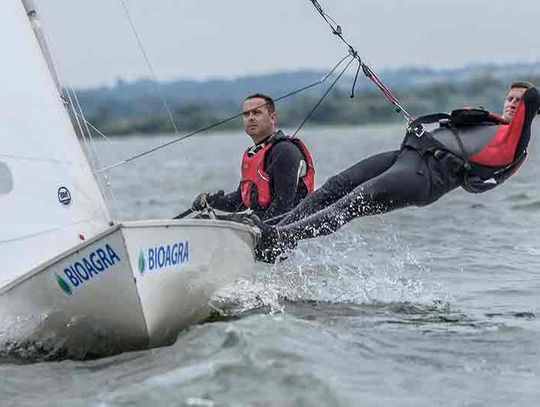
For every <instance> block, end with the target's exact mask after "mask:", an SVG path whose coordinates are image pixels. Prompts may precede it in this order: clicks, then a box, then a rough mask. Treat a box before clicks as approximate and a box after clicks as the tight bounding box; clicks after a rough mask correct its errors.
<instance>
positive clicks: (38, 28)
mask: <svg viewBox="0 0 540 407" xmlns="http://www.w3.org/2000/svg"><path fill="white" fill-rule="evenodd" d="M22 2H23V5H24V8H25V10H26V15H27V16H28V19H29V20H30V23H31V24H32V28H33V29H34V34H36V38H37V40H38V43H39V47H40V48H41V52H42V53H43V57H44V58H45V62H46V63H47V67H48V68H49V72H50V74H51V77H52V79H53V81H54V84H55V85H56V89H58V93H60V95H62V87H61V86H60V80H59V79H58V73H57V71H56V67H55V66H54V62H53V58H52V54H51V51H50V49H49V45H48V44H47V40H46V39H45V34H44V33H43V28H42V25H41V20H40V19H39V13H38V9H37V6H36V3H35V1H34V0H22Z"/></svg>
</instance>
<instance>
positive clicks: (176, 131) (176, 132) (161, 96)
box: [119, 0, 193, 167]
mask: <svg viewBox="0 0 540 407" xmlns="http://www.w3.org/2000/svg"><path fill="white" fill-rule="evenodd" d="M119 1H120V4H121V5H122V8H123V9H124V12H125V14H126V17H127V19H128V21H129V25H130V27H131V30H132V31H133V35H134V36H135V38H136V39H137V44H138V45H139V49H140V51H141V53H142V55H143V58H144V60H145V62H146V65H147V67H148V70H149V72H150V75H151V77H152V80H153V81H154V83H155V84H156V91H157V94H158V96H159V98H160V99H161V103H162V104H163V107H164V108H165V110H166V112H167V116H168V118H169V121H170V122H171V124H172V126H173V129H174V134H176V135H180V131H179V130H178V126H176V123H175V121H174V117H173V114H172V110H171V108H170V106H169V103H168V102H167V99H166V98H165V95H164V94H163V92H162V91H161V88H160V86H159V82H158V80H157V75H156V72H155V70H154V67H153V66H152V63H151V62H150V58H149V57H148V53H147V52H146V49H145V48H144V45H143V43H142V39H141V36H140V35H139V32H138V31H137V27H135V22H134V21H133V18H132V17H131V13H130V12H129V8H128V6H127V4H126V2H125V0H119ZM182 151H183V153H184V157H185V159H186V161H187V162H188V164H190V167H193V166H192V165H191V163H190V160H189V158H188V155H187V154H186V152H185V150H182Z"/></svg>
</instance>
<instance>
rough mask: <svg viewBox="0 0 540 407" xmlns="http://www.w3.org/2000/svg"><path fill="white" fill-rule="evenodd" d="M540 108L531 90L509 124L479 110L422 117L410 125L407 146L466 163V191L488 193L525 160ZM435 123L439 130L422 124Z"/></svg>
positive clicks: (539, 98) (494, 115)
mask: <svg viewBox="0 0 540 407" xmlns="http://www.w3.org/2000/svg"><path fill="white" fill-rule="evenodd" d="M539 106H540V97H539V95H538V91H537V90H536V89H535V88H531V89H529V90H528V91H527V92H526V93H525V95H524V97H523V101H522V102H521V103H520V104H519V105H518V107H517V109H516V112H515V114H514V117H513V119H512V121H511V122H510V123H508V124H505V123H503V121H502V118H501V117H500V116H497V115H496V114H494V113H491V112H488V111H486V110H484V109H478V108H465V109H458V110H454V111H452V113H451V114H449V115H448V114H445V113H436V114H432V115H427V116H422V117H419V118H418V119H416V120H415V121H413V122H412V123H411V125H410V127H409V129H410V130H411V131H409V133H408V134H407V136H406V139H405V141H404V145H405V146H410V147H412V148H416V149H417V150H418V146H419V145H420V146H421V149H422V150H423V151H424V152H425V151H436V150H438V149H442V150H445V151H448V152H450V153H452V154H453V155H454V156H455V157H456V158H457V159H460V160H462V161H463V166H464V181H463V184H462V187H463V189H465V190H466V191H468V192H473V193H478V192H485V191H488V190H490V189H492V188H494V187H496V186H497V185H500V184H501V183H503V182H504V181H506V180H507V179H508V178H510V177H511V176H512V175H513V174H514V173H515V172H516V171H517V170H518V168H519V167H520V166H521V164H522V163H523V161H524V160H525V158H526V155H527V145H528V142H529V139H530V132H531V124H532V121H533V119H534V117H535V116H536V113H537V110H538V107H539ZM435 122H438V123H439V127H438V128H436V129H434V130H431V131H429V132H427V131H424V130H423V127H422V125H423V124H428V123H435ZM413 130H414V131H413ZM418 136H420V137H418ZM414 138H417V139H418V140H414ZM420 139H423V140H420Z"/></svg>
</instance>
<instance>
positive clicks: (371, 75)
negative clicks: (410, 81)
mask: <svg viewBox="0 0 540 407" xmlns="http://www.w3.org/2000/svg"><path fill="white" fill-rule="evenodd" d="M309 1H310V2H311V4H313V7H315V9H316V10H317V12H318V13H319V14H320V15H321V17H322V18H323V19H324V21H326V23H327V24H328V25H329V26H330V28H331V29H332V34H334V35H336V36H337V37H338V38H339V39H340V40H341V41H342V42H343V43H344V44H345V45H346V46H347V47H348V49H349V52H350V54H351V55H352V56H353V58H355V59H356V60H357V61H358V64H359V66H358V70H357V71H356V76H355V79H354V85H353V90H352V92H351V97H354V87H355V86H356V80H357V78H358V74H359V73H360V69H362V72H363V73H364V75H365V76H366V77H367V78H368V79H369V80H371V81H372V82H373V83H374V84H375V85H376V86H377V87H378V88H379V90H380V91H381V92H382V93H383V95H384V96H385V97H386V99H387V100H388V101H389V102H390V103H391V104H392V105H394V110H395V111H396V113H401V114H402V115H403V117H404V118H405V119H406V120H407V122H408V123H410V122H411V121H412V116H411V115H410V114H409V112H407V110H405V108H404V107H403V106H402V105H401V103H400V102H399V99H398V98H397V97H396V96H395V95H394V94H393V93H392V91H391V90H390V89H388V87H387V86H386V85H385V84H384V82H383V81H382V80H381V79H380V78H379V77H378V76H377V75H376V74H375V72H374V71H373V70H372V69H371V68H370V67H369V66H368V65H367V64H366V63H364V61H363V60H362V58H361V57H360V55H359V54H358V51H357V50H356V49H355V48H354V47H353V46H352V45H351V44H350V43H349V42H348V41H347V40H346V39H345V37H344V36H343V30H342V28H341V26H340V25H339V24H338V23H337V22H336V21H335V20H334V19H333V18H332V17H330V16H329V15H328V14H327V13H326V12H325V11H324V9H323V8H322V6H321V4H320V3H319V2H318V0H309Z"/></svg>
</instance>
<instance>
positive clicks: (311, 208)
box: [259, 88, 540, 258]
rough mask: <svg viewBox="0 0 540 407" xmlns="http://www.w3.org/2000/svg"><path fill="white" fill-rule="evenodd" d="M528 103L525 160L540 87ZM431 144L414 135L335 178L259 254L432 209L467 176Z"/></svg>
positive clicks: (457, 161) (460, 164)
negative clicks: (374, 219)
mask: <svg viewBox="0 0 540 407" xmlns="http://www.w3.org/2000/svg"><path fill="white" fill-rule="evenodd" d="M524 100H525V109H526V110H525V112H526V113H525V124H524V126H523V130H522V132H521V136H520V140H519V143H518V145H517V148H516V151H515V157H516V158H517V157H521V156H524V153H525V151H526V148H527V144H528V142H529V139H530V132H531V123H532V121H533V119H534V117H535V115H536V113H537V109H538V108H539V107H540V97H539V95H538V92H537V91H536V89H535V88H532V90H530V91H528V92H527V94H526V95H525V97H524ZM429 140H430V136H428V137H423V138H418V137H417V136H416V135H415V134H413V133H408V134H407V135H406V137H405V139H404V141H403V144H402V146H401V149H400V150H396V151H389V152H385V153H381V154H378V155H375V156H372V157H370V158H367V159H365V160H362V161H360V162H359V163H357V164H355V165H353V166H352V167H350V168H348V169H346V170H345V171H343V172H341V173H340V174H338V175H336V176H334V177H332V178H330V179H329V180H328V181H327V182H326V183H325V184H324V185H323V186H322V187H321V188H319V189H318V190H316V191H315V192H313V193H312V194H310V195H309V196H308V197H307V198H306V199H305V200H304V201H303V202H302V203H301V205H299V206H298V207H296V208H295V209H294V210H293V211H292V212H290V213H289V214H288V215H287V216H286V217H285V218H284V219H283V220H282V221H281V222H280V223H279V224H278V227H277V228H272V229H266V232H265V233H263V239H262V240H261V244H260V246H261V247H260V248H259V249H261V250H260V251H259V253H263V256H262V257H263V258H264V249H265V247H264V246H265V245H266V247H267V248H268V247H272V246H275V245H276V243H277V244H278V246H280V244H279V242H281V245H285V247H286V246H289V247H292V246H294V242H295V241H297V240H300V239H306V238H313V237H317V236H320V235H326V234H330V233H332V232H334V231H336V230H337V229H339V228H340V227H341V226H343V225H344V224H345V223H347V222H349V221H351V220H352V219H354V218H357V217H360V216H366V215H374V214H380V213H384V212H388V211H391V210H394V209H398V208H403V207H406V206H410V205H416V206H423V205H428V204H430V203H432V202H434V201H436V200H437V199H439V198H440V197H441V196H443V195H444V194H446V193H447V192H449V191H451V190H453V189H456V188H458V187H460V186H462V184H464V181H465V175H466V169H465V161H464V160H463V159H462V157H459V156H457V155H456V153H452V152H451V151H450V150H448V149H446V148H444V146H442V145H441V144H437V143H432V144H431V147H433V148H428V149H426V148H425V147H426V146H425V145H424V146H422V144H424V143H427V144H429V143H428V141H429ZM431 140H433V139H431ZM428 147H430V146H428ZM441 147H442V148H441ZM457 154H459V153H457ZM467 174H469V173H467ZM508 176H510V175H508ZM463 186H464V188H465V185H463ZM263 232H264V231H263ZM265 235H267V236H265ZM282 248H283V247H282ZM277 249H278V250H279V247H278V248H277Z"/></svg>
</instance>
